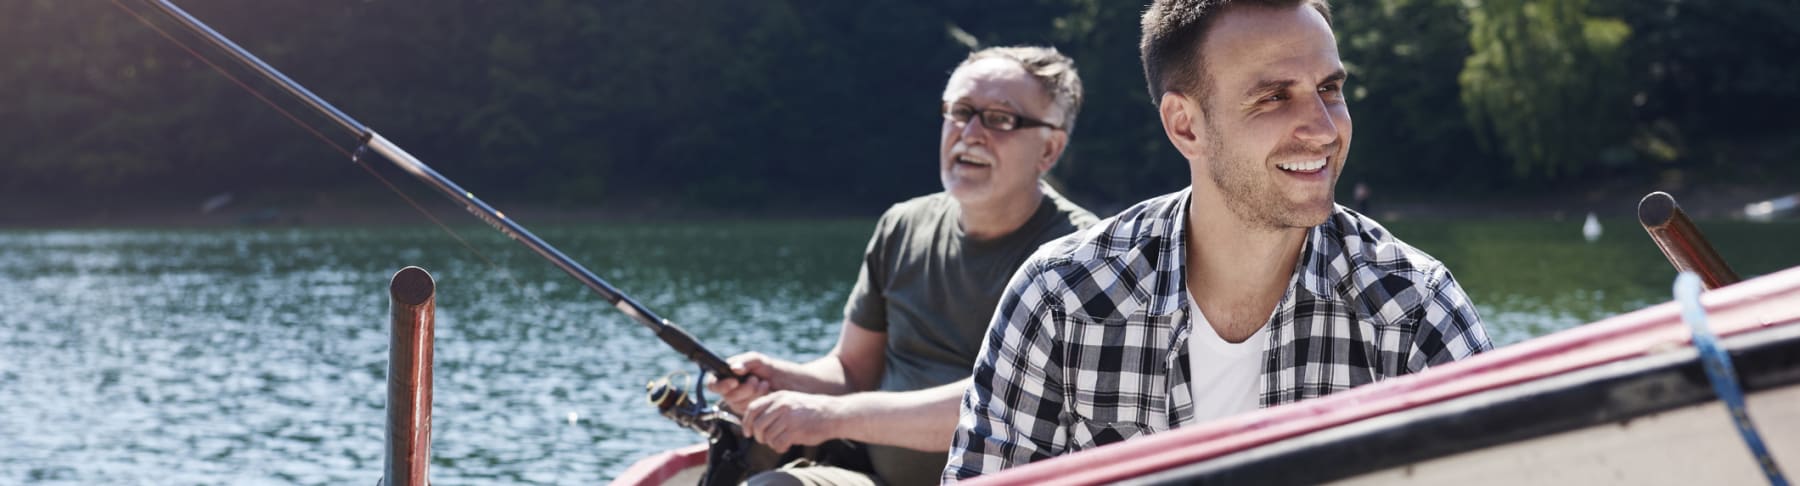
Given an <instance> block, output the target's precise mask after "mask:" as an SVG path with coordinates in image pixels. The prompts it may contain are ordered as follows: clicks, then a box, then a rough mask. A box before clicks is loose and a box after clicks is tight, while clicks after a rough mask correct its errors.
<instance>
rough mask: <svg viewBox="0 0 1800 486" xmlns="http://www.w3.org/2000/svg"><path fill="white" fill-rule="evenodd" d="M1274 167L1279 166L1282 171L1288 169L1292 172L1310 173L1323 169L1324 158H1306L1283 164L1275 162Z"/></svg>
mask: <svg viewBox="0 0 1800 486" xmlns="http://www.w3.org/2000/svg"><path fill="white" fill-rule="evenodd" d="M1275 167H1276V168H1279V169H1281V170H1284V171H1288V172H1294V173H1300V174H1311V173H1314V172H1318V171H1320V170H1324V169H1325V159H1314V160H1308V161H1304V162H1288V163H1285V164H1275Z"/></svg>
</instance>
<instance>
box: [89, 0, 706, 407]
mask: <svg viewBox="0 0 1800 486" xmlns="http://www.w3.org/2000/svg"><path fill="white" fill-rule="evenodd" d="M145 1H146V2H147V3H149V4H150V5H152V6H154V7H156V8H157V9H159V10H162V11H163V13H165V14H168V16H169V17H170V18H173V19H175V20H176V21H177V22H180V23H181V24H182V25H183V26H186V27H187V28H188V30H191V31H193V32H194V34H196V35H199V36H200V37H201V38H204V39H206V40H207V41H209V42H211V43H212V44H213V45H214V46H217V47H219V48H220V49H223V50H224V51H225V52H226V53H228V54H230V56H231V57H232V59H236V60H237V61H238V62H239V63H242V64H243V65H245V66H247V67H249V68H250V69H252V70H254V71H256V72H257V74H259V75H261V76H262V77H263V78H264V79H266V80H268V81H270V82H273V83H275V84H276V85H278V86H281V88H282V89H284V90H286V91H287V93H288V94H290V95H293V96H294V97H295V98H299V99H300V100H301V101H303V102H305V103H306V105H307V106H308V107H311V108H312V109H313V110H314V111H317V112H319V113H320V114H322V115H324V116H325V117H326V118H329V119H331V121H333V122H336V123H337V125H338V127H339V128H342V129H344V130H345V131H348V132H350V134H352V135H354V136H356V138H357V140H359V141H361V142H362V143H363V145H362V146H361V147H359V148H358V149H357V150H356V154H355V155H353V156H352V157H353V158H354V159H355V160H357V161H361V160H362V159H363V158H364V157H365V156H366V153H368V152H373V153H375V154H379V155H381V157H382V158H385V159H387V160H388V161H389V162H392V163H393V164H394V165H396V166H398V167H400V169H401V170H404V171H406V173H408V174H412V175H413V176H414V177H416V178H418V179H419V180H420V181H422V182H424V183H425V184H426V185H429V186H431V187H432V188H434V189H437V191H438V192H439V193H442V194H443V195H444V197H448V198H450V200H452V201H456V202H457V203H460V204H462V206H463V208H464V209H467V210H468V211H469V213H470V214H474V215H475V216H476V217H478V218H481V220H482V221H485V222H487V224H488V225H490V226H493V227H494V229H497V230H500V232H501V233H505V234H506V236H508V237H511V238H512V239H513V241H517V242H519V243H520V244H522V245H525V247H526V248H530V249H531V251H533V252H536V253H537V254H538V256H542V257H544V259H545V260H549V261H550V263H551V264H552V265H556V268H560V269H562V270H563V271H564V272H567V273H568V274H569V276H571V277H575V280H578V281H580V282H581V284H582V285H585V286H587V288H588V289H590V290H593V291H594V293H596V294H600V296H601V297H603V298H605V299H606V300H607V301H608V302H611V303H612V304H613V306H614V307H617V308H618V309H619V311H620V312H624V313H625V315H627V316H630V317H631V318H632V320H635V321H637V322H638V323H640V324H643V325H644V326H645V327H648V328H650V330H651V331H652V332H654V333H656V337H657V338H659V339H662V341H663V342H664V343H667V344H668V345H669V347H671V348H675V351H676V352H678V353H681V355H682V356H686V357H687V358H688V359H689V360H692V361H694V362H695V363H699V364H700V366H701V367H702V368H704V369H705V370H706V371H707V372H710V373H712V374H713V375H714V376H717V377H719V378H720V379H727V378H733V379H735V378H737V377H738V376H737V374H736V373H732V372H731V366H730V365H728V364H726V363H725V360H724V359H722V358H720V357H719V355H717V354H714V353H713V352H712V351H711V350H709V349H707V348H706V347H705V346H702V345H701V344H700V342H699V341H697V340H695V339H694V336H693V335H690V334H688V333H687V331H685V330H682V329H681V327H679V326H676V325H675V324H674V323H672V322H669V320H668V319H664V318H662V317H660V316H658V315H656V313H655V312H651V311H650V309H649V308H646V307H644V306H643V304H639V303H638V302H637V301H635V300H632V299H631V297H628V296H626V295H625V293H624V292H620V291H619V289H617V288H614V287H613V286H612V285H611V284H608V283H606V281H605V280H602V279H601V278H600V276H598V275H595V274H594V272H591V271H588V269H587V268H586V267H583V266H581V264H579V263H575V261H574V260H572V259H570V258H569V257H568V256H567V255H564V254H563V252H562V251H560V250H557V249H556V247H553V246H550V244H549V243H545V242H544V240H541V239H538V237H537V236H536V235H533V234H531V231H530V230H527V229H525V227H524V226H520V225H519V224H518V223H516V222H513V220H511V219H507V218H506V215H505V214H502V213H501V212H500V211H497V210H495V209H494V208H493V207H492V206H488V204H487V203H485V202H482V201H481V199H479V198H476V197H475V194H474V193H471V192H469V191H467V190H464V189H463V188H462V187H461V186H458V185H456V183H455V182H452V181H451V180H450V179H449V178H446V177H444V176H443V175H442V174H438V172H437V171H436V170H432V169H431V166H428V165H425V163H424V162H421V161H419V159H417V158H414V157H413V156H412V155H411V154H408V153H406V151H405V150H401V149H400V147H399V146H396V145H394V143H393V142H390V141H388V140H387V139H386V138H383V137H382V136H381V135H380V134H378V133H375V131H374V130H370V129H369V128H368V127H366V126H364V125H363V124H362V123H360V122H357V121H356V120H355V119H353V118H350V116H349V115H345V114H344V112H342V111H339V110H338V109H337V107H334V106H332V105H331V103H327V102H325V100H324V99H322V98H319V97H318V96H317V95H314V94H313V93H312V92H311V91H308V90H307V89H306V88H305V87H302V86H300V84H299V83H296V82H294V80H292V79H289V78H288V77H287V76H286V75H283V74H281V72H280V71H276V70H275V68H274V67H271V66H269V64H268V63H265V62H263V61H262V60H261V59H258V58H257V57H256V56H255V55H252V54H250V52H249V51H246V50H244V48H243V47H239V46H238V45H237V44H236V43H234V42H232V41H231V40H230V39H227V38H225V36H224V35H220V34H219V33H218V32H217V31H214V30H213V29H212V27H208V26H207V25H206V24H205V23H202V22H200V20H199V19H196V18H194V16H192V15H188V13H187V12H185V11H182V10H181V8H179V7H176V6H175V5H174V4H173V3H170V2H169V0H145ZM115 3H116V2H115ZM119 7H120V8H122V9H123V8H124V5H119ZM125 10H126V11H127V12H131V11H130V9H125ZM132 14H133V15H136V13H135V12H132ZM146 23H148V21H146ZM151 28H153V29H154V28H155V26H154V25H151ZM170 40H171V41H173V40H174V39H173V38H171V39H170ZM176 42H177V43H179V41H176ZM184 47H185V46H184ZM196 55H198V54H196ZM246 89H248V88H247V87H246ZM252 93H253V94H254V93H255V92H254V91H252ZM258 96H260V95H258ZM265 101H266V100H265ZM270 105H271V106H274V104H273V103H272V102H271V103H270ZM276 109H277V110H280V107H276ZM284 114H285V112H284ZM296 122H298V121H297V120H296ZM302 125H303V126H304V124H302ZM307 129H308V130H311V127H307ZM315 133H316V132H315ZM321 139H323V137H321ZM327 143H328V144H329V143H330V142H329V140H327Z"/></svg>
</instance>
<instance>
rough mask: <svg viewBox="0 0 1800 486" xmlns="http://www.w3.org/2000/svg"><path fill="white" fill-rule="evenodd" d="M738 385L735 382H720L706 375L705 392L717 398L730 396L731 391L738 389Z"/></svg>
mask: <svg viewBox="0 0 1800 486" xmlns="http://www.w3.org/2000/svg"><path fill="white" fill-rule="evenodd" d="M739 383H740V382H739V381H737V380H720V379H717V378H714V377H713V376H712V375H706V390H707V391H710V392H713V393H715V394H718V395H719V396H725V395H729V394H731V392H732V391H734V390H737V389H738V385H739Z"/></svg>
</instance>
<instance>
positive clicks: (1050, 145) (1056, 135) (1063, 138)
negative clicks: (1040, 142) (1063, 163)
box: [1037, 130, 1069, 174]
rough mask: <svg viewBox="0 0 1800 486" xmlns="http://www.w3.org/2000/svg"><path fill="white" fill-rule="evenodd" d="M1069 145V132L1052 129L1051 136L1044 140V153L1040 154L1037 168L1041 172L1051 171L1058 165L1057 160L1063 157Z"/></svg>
mask: <svg viewBox="0 0 1800 486" xmlns="http://www.w3.org/2000/svg"><path fill="white" fill-rule="evenodd" d="M1068 146H1069V132H1067V131H1064V130H1051V131H1050V138H1048V139H1046V140H1044V153H1042V154H1039V155H1038V163H1037V170H1038V173H1039V174H1043V173H1045V172H1050V169H1051V168H1053V167H1056V161H1057V160H1061V159H1062V153H1063V149H1065V148H1068Z"/></svg>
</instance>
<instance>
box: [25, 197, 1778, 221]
mask: <svg viewBox="0 0 1800 486" xmlns="http://www.w3.org/2000/svg"><path fill="white" fill-rule="evenodd" d="M1795 189H1800V188H1788V189H1787V191H1788V192H1781V190H1782V189H1781V188H1775V187H1744V186H1733V187H1707V188H1688V189H1686V190H1681V189H1675V190H1668V189H1661V188H1649V189H1637V188H1621V187H1602V188H1595V189H1590V190H1587V191H1585V192H1580V193H1563V194H1552V195H1541V196H1507V197H1497V196H1487V197H1478V198H1464V199H1458V198H1453V197H1437V196H1407V197H1396V198H1392V199H1387V198H1382V197H1380V194H1379V193H1377V194H1376V195H1375V196H1374V197H1372V198H1371V202H1370V204H1369V211H1368V212H1369V213H1371V214H1369V216H1371V217H1373V218H1375V219H1376V220H1377V221H1382V222H1388V221H1409V220H1423V221H1434V220H1466V219H1475V220H1519V219H1529V220H1550V221H1565V220H1579V219H1581V218H1584V217H1586V215H1587V213H1589V212H1592V213H1594V214H1595V215H1596V216H1598V217H1600V218H1602V219H1635V218H1636V216H1637V202H1638V201H1639V200H1640V199H1641V198H1643V196H1644V195H1646V194H1649V193H1650V192H1652V191H1656V190H1664V191H1666V192H1669V193H1670V194H1672V195H1674V196H1675V197H1676V200H1677V201H1678V203H1679V204H1680V205H1681V207H1682V209H1683V210H1684V211H1686V212H1687V213H1688V215H1689V216H1690V217H1692V218H1694V219H1696V220H1703V221H1717V220H1741V219H1743V212H1744V208H1745V206H1746V205H1748V204H1752V203H1755V202H1759V201H1763V200H1767V199H1771V198H1776V197H1780V196H1783V195H1786V194H1791V193H1793V191H1794V190H1795ZM1634 190H1641V191H1642V192H1637V193H1633V191H1634ZM1346 192H1347V191H1340V193H1339V194H1338V196H1339V198H1338V199H1339V203H1340V204H1343V205H1345V206H1348V207H1351V208H1353V209H1354V208H1356V205H1355V204H1354V203H1352V202H1350V201H1349V200H1348V199H1349V198H1348V194H1347V193H1346ZM342 196H343V195H329V194H323V193H318V194H312V195H311V197H292V195H283V196H275V197H264V198H250V199H251V200H250V201H241V202H225V203H222V204H218V205H216V206H215V207H214V208H206V207H204V206H205V202H206V201H194V202H187V203H182V202H172V201H169V200H167V198H162V199H155V198H145V199H146V200H145V201H141V202H133V203H131V204H129V205H122V204H118V203H114V204H100V203H92V202H89V203H88V204H67V203H68V202H69V201H57V199H60V198H39V199H21V198H18V197H17V196H15V197H13V198H8V199H14V200H13V201H11V202H9V203H0V229H94V228H219V227H328V226H348V227H358V226H386V225H424V226H430V225H432V224H433V223H432V221H431V219H430V218H427V217H425V216H423V215H421V214H420V211H419V210H417V209H414V208H413V207H412V206H411V205H409V204H408V203H406V202H405V201H404V200H400V199H399V198H395V197H392V196H388V197H387V198H386V199H387V201H386V202H382V201H380V200H379V199H378V198H370V197H342ZM258 199H261V200H258ZM414 201H416V202H418V203H419V204H420V205H421V207H422V208H423V209H424V210H426V211H428V212H429V213H430V214H431V215H432V216H433V217H435V218H437V219H438V220H439V221H442V222H443V223H444V224H446V225H451V226H457V225H465V224H481V222H480V220H478V219H476V218H475V217H473V216H472V215H470V214H468V212H467V211H465V210H464V209H463V208H462V207H461V206H459V205H455V204H452V203H451V202H449V201H447V200H443V199H442V198H439V197H436V196H435V195H431V197H429V198H420V197H414ZM214 202H217V201H214ZM896 202H897V201H896ZM1077 202H1082V203H1083V204H1085V205H1087V206H1088V207H1089V208H1090V209H1092V210H1095V211H1097V212H1100V211H1104V212H1105V213H1106V214H1104V215H1102V217H1104V216H1110V215H1111V214H1114V213H1116V212H1117V211H1118V210H1120V209H1123V208H1125V207H1126V206H1128V205H1129V203H1087V202H1084V201H1079V199H1078V201H1077ZM56 203H62V204H60V205H59V204H56ZM493 205H494V207H495V208H497V209H499V210H500V211H502V212H503V213H504V214H506V215H508V216H509V217H510V218H512V219H514V220H515V221H518V222H519V223H521V224H525V225H528V226H529V225H558V224H579V223H591V222H658V221H667V222H709V221H772V220H796V219H800V220H806V219H815V220H823V219H869V220H873V219H875V218H876V217H878V216H880V214H881V211H880V209H872V210H868V209H865V210H858V209H856V208H849V207H841V206H831V207H818V206H814V207H803V208H795V207H786V208H764V209H760V210H749V209H705V208H686V207H674V206H671V205H665V204H657V203H656V202H654V201H651V202H640V203H637V204H631V205H627V204H617V205H604V206H598V205H597V206H578V207H577V206H566V205H554V204H543V203H529V202H522V203H506V202H498V203H493ZM33 206H40V207H33ZM47 206H55V207H54V208H49V207H47ZM121 206H123V207H121ZM882 207H885V205H882ZM207 209H212V210H210V211H208V210H207ZM1784 216H1786V218H1789V219H1791V218H1793V217H1794V215H1793V214H1788V215H1784Z"/></svg>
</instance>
